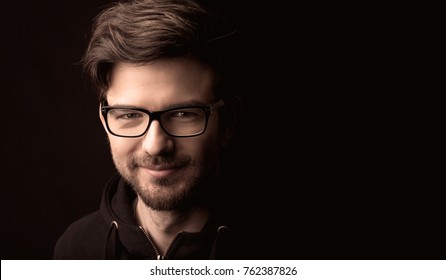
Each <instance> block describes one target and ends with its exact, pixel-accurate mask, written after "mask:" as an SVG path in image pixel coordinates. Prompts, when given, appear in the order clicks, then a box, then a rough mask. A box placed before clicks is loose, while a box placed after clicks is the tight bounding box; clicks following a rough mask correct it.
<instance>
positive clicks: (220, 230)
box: [209, 226, 229, 260]
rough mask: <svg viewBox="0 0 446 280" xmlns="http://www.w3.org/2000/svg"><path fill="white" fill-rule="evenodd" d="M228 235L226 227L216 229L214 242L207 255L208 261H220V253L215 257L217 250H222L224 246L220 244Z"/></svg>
mask: <svg viewBox="0 0 446 280" xmlns="http://www.w3.org/2000/svg"><path fill="white" fill-rule="evenodd" d="M228 234H229V228H228V227H227V226H220V227H219V228H218V229H217V234H216V236H215V238H214V242H213V244H212V248H211V253H210V254H209V259H210V260H217V259H221V257H222V256H221V253H220V254H219V255H217V250H218V248H224V244H223V245H222V244H220V243H221V242H222V240H226V239H227V238H226V236H225V235H228Z"/></svg>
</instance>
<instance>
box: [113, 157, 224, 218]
mask: <svg viewBox="0 0 446 280" xmlns="http://www.w3.org/2000/svg"><path fill="white" fill-rule="evenodd" d="M113 160H114V162H115V166H116V168H117V169H118V172H119V173H120V174H121V176H122V177H123V178H124V180H126V181H127V183H128V184H129V185H130V186H131V187H132V189H133V190H134V191H135V193H136V194H137V195H138V196H139V197H140V199H141V200H142V201H143V202H144V203H145V204H146V205H147V206H148V207H149V208H151V209H153V210H157V211H173V210H182V209H187V208H189V207H191V206H193V205H196V204H199V203H202V202H204V201H206V198H207V195H208V194H209V188H210V186H208V185H207V182H209V181H210V178H211V175H212V174H213V171H214V168H215V166H216V164H215V163H214V164H209V165H205V164H198V163H197V161H194V160H192V158H191V157H190V156H188V155H183V156H177V157H175V158H170V157H164V156H156V157H152V156H150V155H145V156H142V157H132V158H130V159H129V160H128V161H122V160H118V159H116V158H115V157H113ZM209 160H210V158H209V156H206V157H205V158H204V159H202V160H200V161H199V162H202V163H208V162H213V161H209ZM156 164H168V165H171V166H175V167H179V169H180V171H181V172H179V173H177V172H175V173H174V174H173V175H171V176H168V177H165V178H152V177H150V178H147V177H145V176H144V174H143V172H142V170H141V169H142V168H143V167H145V166H153V165H156ZM205 186H206V188H205Z"/></svg>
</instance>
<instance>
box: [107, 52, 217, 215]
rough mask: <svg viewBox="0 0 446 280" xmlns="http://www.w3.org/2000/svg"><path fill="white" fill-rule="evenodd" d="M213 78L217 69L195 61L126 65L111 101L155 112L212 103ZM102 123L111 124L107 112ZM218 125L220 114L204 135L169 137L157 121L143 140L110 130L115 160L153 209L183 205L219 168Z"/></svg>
mask: <svg viewBox="0 0 446 280" xmlns="http://www.w3.org/2000/svg"><path fill="white" fill-rule="evenodd" d="M213 82H214V78H213V75H212V73H211V72H210V71H209V70H207V69H205V68H204V67H203V66H202V65H200V64H198V63H196V62H194V61H191V60H185V59H171V60H163V61H160V62H156V63H153V64H147V65H133V64H124V63H122V64H117V65H116V66H115V67H114V68H113V70H112V72H111V75H110V87H109V90H108V92H107V102H108V105H109V106H133V107H138V108H144V109H147V110H150V111H160V110H164V109H168V108H172V107H179V106H185V105H208V104H211V103H214V102H215V101H216V100H215V97H214V95H213V92H212V86H213ZM100 115H101V114H100ZM101 121H102V123H103V125H104V127H105V123H104V119H103V116H102V115H101ZM218 123H219V122H218V114H217V113H216V112H214V113H213V114H211V115H210V117H209V121H208V125H207V128H206V131H205V132H204V133H203V134H201V135H199V136H194V137H186V138H179V137H173V136H169V135H168V134H166V132H165V131H164V130H163V128H162V127H161V126H160V123H159V122H158V121H152V123H151V124H150V127H149V129H148V131H147V132H146V133H145V134H144V135H143V136H141V137H137V138H125V137H118V136H114V135H112V134H110V133H109V132H108V131H107V133H108V137H109V141H110V147H111V152H112V156H113V161H114V163H115V165H116V168H117V170H118V171H119V173H120V174H121V175H122V176H123V177H124V179H126V180H127V181H128V182H129V183H130V184H131V185H132V187H133V188H134V190H135V191H136V192H137V194H138V195H139V197H140V198H141V199H142V200H143V201H144V202H145V203H146V204H147V205H148V206H149V207H151V208H153V209H155V210H174V209H178V208H179V207H182V206H185V205H187V204H188V203H190V202H191V201H192V200H193V199H194V198H195V197H196V195H197V193H199V191H200V186H201V185H202V183H203V181H204V180H205V179H206V178H209V177H210V176H212V175H213V174H214V172H215V171H216V170H217V169H218V156H219V149H220V140H219V133H218V129H219V128H218Z"/></svg>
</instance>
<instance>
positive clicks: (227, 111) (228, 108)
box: [220, 95, 242, 147]
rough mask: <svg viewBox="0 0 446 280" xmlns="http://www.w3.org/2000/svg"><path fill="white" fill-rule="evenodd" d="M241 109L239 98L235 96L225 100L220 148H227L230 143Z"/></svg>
mask: <svg viewBox="0 0 446 280" xmlns="http://www.w3.org/2000/svg"><path fill="white" fill-rule="evenodd" d="M241 109H242V101H241V98H240V97H239V96H237V95H236V96H234V97H232V98H231V99H229V100H225V106H224V108H223V110H224V115H223V130H222V135H221V142H220V143H221V146H222V147H226V146H228V145H229V144H230V142H231V141H232V139H233V137H234V134H235V131H236V128H237V124H238V122H239V118H240V113H241Z"/></svg>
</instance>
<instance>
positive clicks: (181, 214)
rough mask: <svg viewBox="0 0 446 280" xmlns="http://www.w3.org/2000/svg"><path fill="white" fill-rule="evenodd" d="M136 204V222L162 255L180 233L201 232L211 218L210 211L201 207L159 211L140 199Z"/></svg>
mask: <svg viewBox="0 0 446 280" xmlns="http://www.w3.org/2000/svg"><path fill="white" fill-rule="evenodd" d="M135 203H136V206H135V216H136V221H137V222H138V224H139V225H140V226H142V227H143V229H144V230H145V231H146V232H147V233H149V234H150V237H151V238H152V241H153V242H154V243H155V245H156V246H157V248H158V250H159V251H160V252H161V254H162V255H165V254H166V251H167V249H168V247H169V245H170V244H171V243H172V241H173V239H174V238H175V237H176V235H177V234H178V233H179V232H200V231H201V230H202V228H203V226H204V224H205V223H206V221H207V220H208V218H209V210H208V209H206V208H204V207H200V206H195V207H192V208H190V209H187V210H181V211H180V210H175V211H157V210H153V209H152V208H150V207H148V206H147V205H146V204H145V203H144V202H143V201H142V200H141V199H140V198H139V197H138V198H137V200H136V202H135Z"/></svg>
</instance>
